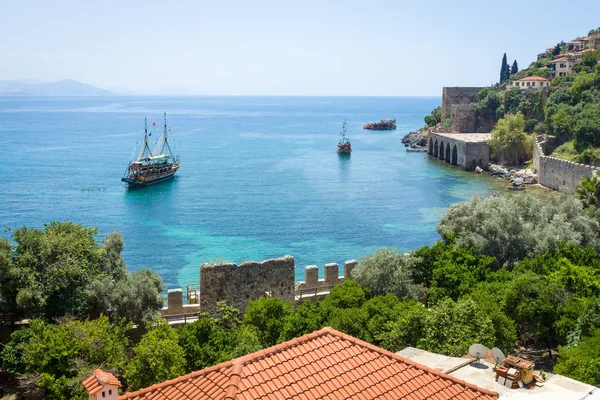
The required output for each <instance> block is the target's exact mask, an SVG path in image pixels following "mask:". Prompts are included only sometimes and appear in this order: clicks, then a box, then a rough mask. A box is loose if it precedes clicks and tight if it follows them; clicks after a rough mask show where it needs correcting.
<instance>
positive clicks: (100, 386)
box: [83, 369, 121, 400]
mask: <svg viewBox="0 0 600 400" xmlns="http://www.w3.org/2000/svg"><path fill="white" fill-rule="evenodd" d="M83 386H85V388H86V389H87V392H88V396H89V400H117V399H118V398H119V387H120V386H121V382H119V380H118V379H117V378H116V377H115V376H114V375H113V374H111V373H110V372H104V371H102V370H101V369H95V370H94V372H93V375H92V376H90V377H89V378H87V379H86V380H85V381H83Z"/></svg>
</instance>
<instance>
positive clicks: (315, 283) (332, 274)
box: [295, 260, 358, 296]
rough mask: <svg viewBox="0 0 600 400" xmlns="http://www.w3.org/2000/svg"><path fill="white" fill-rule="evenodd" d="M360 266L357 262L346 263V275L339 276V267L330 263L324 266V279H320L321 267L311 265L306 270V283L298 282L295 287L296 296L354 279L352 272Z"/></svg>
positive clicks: (349, 261)
mask: <svg viewBox="0 0 600 400" xmlns="http://www.w3.org/2000/svg"><path fill="white" fill-rule="evenodd" d="M357 265H358V261H356V260H348V261H346V262H344V274H343V275H340V274H339V265H338V264H337V263H329V264H325V266H324V270H323V271H324V273H323V276H324V279H319V267H317V266H316V265H309V266H308V267H305V268H304V281H301V282H298V283H297V284H296V286H295V294H296V296H298V295H299V294H300V293H301V292H303V291H310V290H313V289H321V288H331V287H332V286H335V285H338V284H340V283H343V282H344V281H345V280H346V279H351V278H352V270H353V269H354V267H356V266H357Z"/></svg>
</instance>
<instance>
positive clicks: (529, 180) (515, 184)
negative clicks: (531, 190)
mask: <svg viewBox="0 0 600 400" xmlns="http://www.w3.org/2000/svg"><path fill="white" fill-rule="evenodd" d="M475 172H477V173H482V172H483V170H482V169H481V168H479V167H477V168H476V169H475ZM490 172H491V173H492V177H494V178H496V179H503V180H507V181H510V183H511V186H509V187H508V189H510V190H525V185H536V184H538V183H539V182H538V177H537V176H536V175H534V174H533V171H531V170H530V169H517V168H511V167H503V166H501V165H496V164H490Z"/></svg>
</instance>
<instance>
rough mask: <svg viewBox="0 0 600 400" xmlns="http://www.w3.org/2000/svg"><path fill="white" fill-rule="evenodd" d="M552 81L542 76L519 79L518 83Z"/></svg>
mask: <svg viewBox="0 0 600 400" xmlns="http://www.w3.org/2000/svg"><path fill="white" fill-rule="evenodd" d="M549 80H550V79H546V78H542V77H541V76H526V77H525V78H521V79H517V82H521V81H529V82H531V81H542V82H544V81H549Z"/></svg>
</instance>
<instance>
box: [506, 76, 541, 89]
mask: <svg viewBox="0 0 600 400" xmlns="http://www.w3.org/2000/svg"><path fill="white" fill-rule="evenodd" d="M513 86H516V87H518V88H520V89H521V90H534V89H541V88H544V87H547V86H550V79H546V78H542V77H541V76H526V77H525V78H521V79H519V80H516V81H514V82H513Z"/></svg>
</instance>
